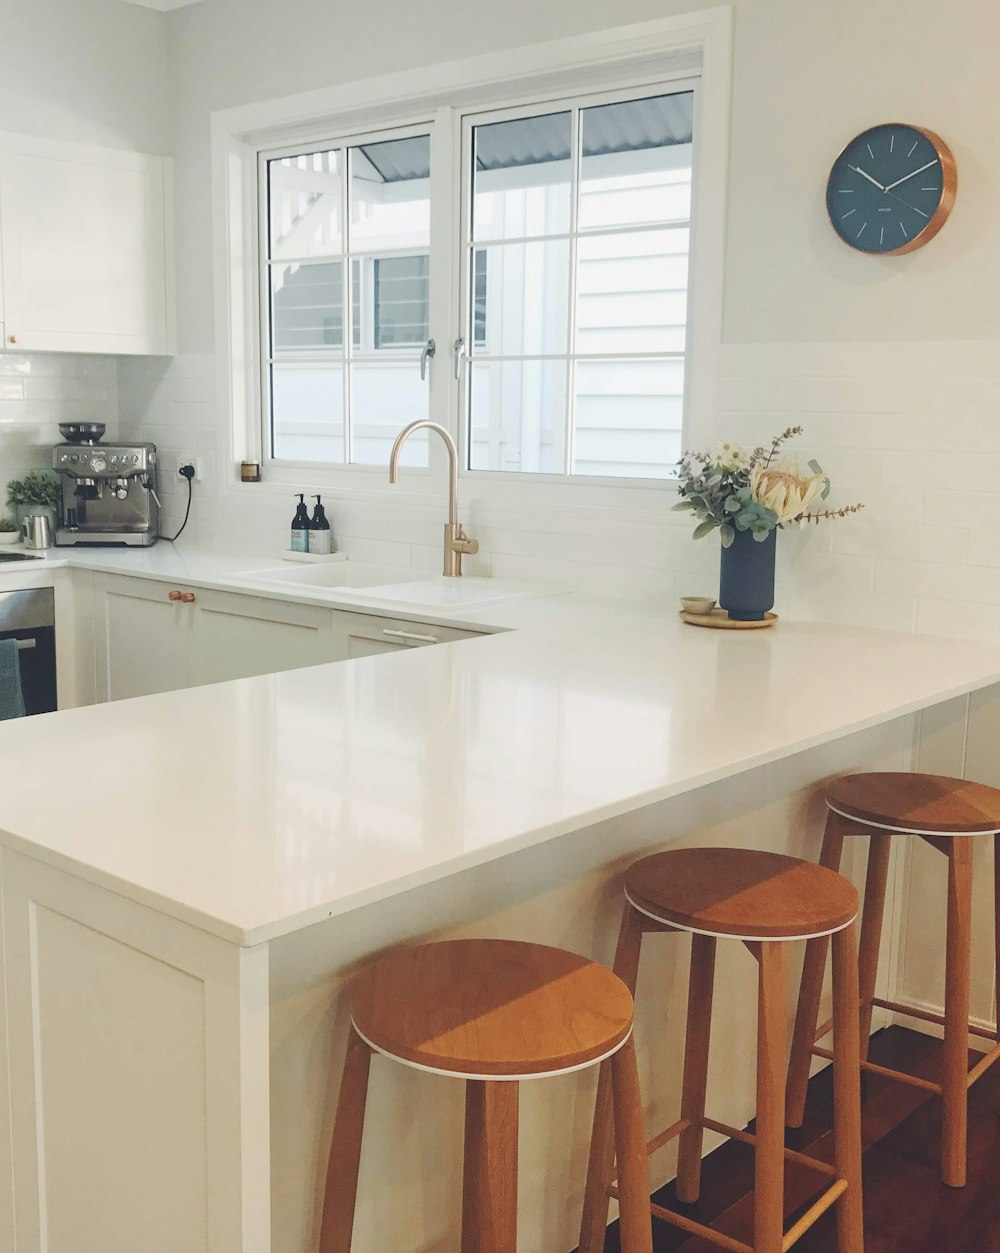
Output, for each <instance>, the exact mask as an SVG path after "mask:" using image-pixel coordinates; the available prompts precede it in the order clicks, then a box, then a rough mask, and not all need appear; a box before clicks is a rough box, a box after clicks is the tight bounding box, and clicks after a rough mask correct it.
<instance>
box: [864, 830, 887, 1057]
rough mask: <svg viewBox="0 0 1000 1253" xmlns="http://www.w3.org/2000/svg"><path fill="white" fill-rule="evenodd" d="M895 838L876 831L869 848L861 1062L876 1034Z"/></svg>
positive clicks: (866, 880) (866, 878)
mask: <svg viewBox="0 0 1000 1253" xmlns="http://www.w3.org/2000/svg"><path fill="white" fill-rule="evenodd" d="M891 853H892V836H891V835H890V834H889V833H888V832H886V831H872V833H871V842H870V844H869V847H868V872H867V874H866V875H865V903H864V906H863V909H862V913H861V942H860V944H859V947H858V978H859V992H860V996H861V1060H862V1061H867V1060H868V1045H869V1041H870V1039H871V1033H872V1010H873V1008H874V1006H873V1005H872V998H873V997H874V996H875V983H876V980H877V979H878V957H879V950H880V948H881V946H882V926H883V921H884V918H885V885H886V883H887V882H888V878H889V857H890V854H891Z"/></svg>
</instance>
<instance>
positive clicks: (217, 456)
mask: <svg viewBox="0 0 1000 1253" xmlns="http://www.w3.org/2000/svg"><path fill="white" fill-rule="evenodd" d="M214 391H215V381H214V365H213V359H212V357H211V356H208V355H204V356H184V357H179V358H176V359H175V360H173V361H170V362H166V361H163V362H161V361H156V362H150V361H149V360H122V361H121V362H120V363H119V367H118V398H119V406H120V413H121V422H122V430H123V433H124V432H126V431H127V432H129V433H130V436H131V437H133V438H143V439H152V440H154V441H155V442H156V443H157V445H158V446H159V447H160V449H161V452H162V454H163V462H162V465H163V475H162V480H163V487H164V497H165V503H166V513H167V523H166V525H167V526H173V525H174V523H175V522H178V523H179V520H180V516H182V513H183V509H182V506H183V495H182V490H179V489H183V484H182V483H181V482H180V480H179V479H178V478H177V476H176V465H177V457H178V456H179V455H182V454H184V453H193V454H196V455H197V456H198V457H199V458H201V460H202V462H203V464H204V466H205V480H204V482H202V483H199V484H198V485H196V503H195V508H194V510H193V514H192V518H193V521H192V524H191V526H190V528H189V533H190V537H191V539H193V540H198V541H201V542H214V543H216V544H218V545H220V546H232V547H238V548H245V547H246V546H247V545H248V544H250V545H256V546H260V547H262V548H264V547H266V548H267V549H268V550H269V551H276V550H277V549H279V548H280V547H282V546H283V545H284V544H285V543H286V540H287V526H288V521H289V519H290V517H291V513H292V505H293V503H294V502H293V501H292V499H291V497H290V495H289V496H288V498H286V494H285V493H283V492H279V493H275V492H272V491H270V490H268V489H266V488H262V489H261V492H260V495H259V496H258V495H256V494H251V495H250V496H249V498H248V496H247V494H246V493H243V494H239V493H235V492H233V491H231V490H225V489H224V488H223V486H222V483H221V479H220V475H219V473H218V472H219V470H220V468H221V467H223V465H224V463H225V459H226V457H227V455H228V454H227V452H226V445H227V440H226V432H225V427H224V418H223V417H222V416H221V415H218V414H217V410H216V406H215V403H214ZM4 403H5V402H4V401H3V399H2V398H0V412H2V411H3V405H4ZM36 403H53V402H52V401H51V400H48V399H43V398H42V396H38V400H37V402H36ZM793 424H801V425H803V426H804V427H805V428H806V431H805V435H804V437H803V438H802V439H801V440H800V441H799V443H798V445H797V448H798V451H799V452H800V454H801V455H802V457H803V459H804V460H805V459H808V458H809V457H812V456H815V457H817V458H818V459H819V460H820V462H821V463H822V464H823V467H824V469H826V470H827V471H828V473H830V475H831V477H832V479H833V481H834V492H833V497H832V499H831V503H832V504H840V503H850V502H853V501H855V500H858V501H863V502H864V503H865V506H866V507H865V511H864V513H862V514H861V515H859V516H857V517H854V518H849V519H846V520H838V521H836V522H831V523H826V524H822V525H821V526H818V527H810V528H809V529H808V531H793V532H783V533H782V534H781V535H780V536H779V541H778V549H779V572H778V577H779V588H778V603H777V608H778V610H779V612H784V613H786V614H790V615H794V616H795V617H797V618H805V619H812V620H818V619H835V620H840V621H846V622H853V623H860V624H865V623H868V624H871V625H875V626H885V627H894V628H899V629H904V630H913V629H920V630H928V631H935V632H940V633H945V634H952V635H967V636H986V637H989V638H997V639H1000V613H998V612H997V610H996V608H995V607H996V606H997V605H998V604H1000V344H998V343H997V342H995V341H979V342H977V341H961V342H953V343H952V342H935V343H891V342H886V343H871V342H868V343H858V344H851V343H828V344H728V345H725V346H724V348H723V350H722V355H721V379H720V386H719V416H718V429H719V431H720V433H724V434H725V435H726V436H727V437H729V438H735V439H738V440H741V441H743V442H744V443H747V444H754V443H757V442H760V441H764V440H766V439H767V438H768V437H769V436H770V435H772V434H773V433H775V432H777V431H780V430H781V429H783V428H784V427H785V426H788V425H793ZM226 469H227V472H228V467H226ZM302 486H303V489H304V490H308V488H309V486H310V485H309V484H308V483H307V482H305V481H303V485H302ZM324 497H325V498H326V499H327V501H328V505H329V510H328V512H329V515H330V518H331V521H332V523H333V526H334V530H335V532H336V534H337V537H338V541H339V543H340V546H341V547H342V548H343V549H344V550H345V551H347V552H348V553H350V554H351V555H352V556H354V557H355V558H358V559H367V560H377V561H386V562H392V563H403V564H413V565H418V566H421V567H427V568H436V566H437V564H438V561H439V556H440V523H441V521H442V517H441V502H433V503H431V504H429V505H423V504H420V505H413V504H406V503H401V504H398V505H397V504H393V503H391V502H390V503H385V504H379V505H377V506H376V505H372V504H364V503H362V502H359V501H357V500H351V499H350V498H348V497H345V496H344V495H342V494H337V493H329V494H327V493H324ZM640 499H641V501H642V503H643V507H641V508H636V509H633V510H629V511H628V512H627V513H625V512H622V511H621V510H613V509H600V508H597V509H594V508H587V509H582V508H579V507H578V506H576V505H574V504H573V503H572V501H571V500H570V501H569V502H568V503H567V501H566V498H565V493H553V503H551V504H548V503H546V504H541V503H538V501H537V498H528V499H527V500H526V501H525V503H523V504H520V505H519V506H518V507H516V508H500V507H497V506H495V505H487V504H485V503H484V502H483V501H482V500H479V499H477V498H476V490H475V487H474V485H473V484H471V483H466V484H464V485H463V508H462V513H463V518H464V520H465V522H466V525H467V527H468V529H469V530H470V532H472V533H474V534H475V535H476V536H477V537H478V538H479V540H480V544H481V553H480V556H479V557H478V558H477V559H475V561H473V562H471V563H470V565H469V568H470V569H472V570H475V571H480V572H484V573H486V572H490V573H492V574H494V575H496V576H499V577H506V578H525V579H536V580H542V581H548V582H556V583H560V584H565V585H568V586H571V587H575V588H581V589H584V590H589V591H593V592H597V593H608V594H613V595H619V596H629V597H635V598H643V599H644V598H648V597H651V596H656V595H661V594H662V595H669V596H672V595H674V594H684V593H687V592H707V593H709V594H714V593H715V591H716V590H717V578H718V542H717V540H715V539H714V538H710V539H707V540H703V541H700V542H697V543H695V542H693V541H692V540H691V539H690V538H689V530H690V527H689V525H688V523H687V522H686V521H685V519H684V517H683V516H682V515H677V514H672V513H670V505H671V504H672V503H673V499H672V496H671V495H670V494H669V493H668V492H666V491H664V493H663V500H662V504H659V503H658V502H656V501H655V498H653V499H654V503H653V504H652V506H651V507H650V506H649V500H650V497H649V496H643V497H641V498H640Z"/></svg>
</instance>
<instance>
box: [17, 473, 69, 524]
mask: <svg viewBox="0 0 1000 1253" xmlns="http://www.w3.org/2000/svg"><path fill="white" fill-rule="evenodd" d="M59 495H60V487H59V480H58V478H57V477H56V476H55V475H54V474H47V473H45V472H44V471H38V470H29V471H28V473H27V474H26V475H25V476H24V477H23V478H20V479H12V480H11V481H10V482H9V483H8V484H7V504H8V505H12V506H13V507H14V508H15V509H16V511H17V523H18V527H20V525H21V523H22V522H23V521H24V519H25V518H27V517H30V515H31V514H36V513H39V514H47V515H48V517H49V520H50V521H51V523H52V527H53V530H54V529H55V525H56V515H57V513H58V510H59Z"/></svg>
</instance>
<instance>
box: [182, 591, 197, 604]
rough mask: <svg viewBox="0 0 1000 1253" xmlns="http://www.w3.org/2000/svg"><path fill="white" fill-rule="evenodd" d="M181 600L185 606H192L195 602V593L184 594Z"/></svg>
mask: <svg viewBox="0 0 1000 1253" xmlns="http://www.w3.org/2000/svg"><path fill="white" fill-rule="evenodd" d="M181 600H182V601H183V602H184V604H185V605H190V604H191V603H192V602H193V601H194V592H184V594H183V595H182V596H181Z"/></svg>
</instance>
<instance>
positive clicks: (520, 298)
mask: <svg viewBox="0 0 1000 1253" xmlns="http://www.w3.org/2000/svg"><path fill="white" fill-rule="evenodd" d="M693 99H694V96H693V92H691V91H690V90H687V91H682V92H674V93H672V94H657V95H649V96H642V97H637V98H625V99H621V98H618V99H614V98H612V99H610V100H607V99H605V100H603V101H602V100H600V99H593V98H591V99H586V98H584V99H580V100H576V101H573V102H568V103H567V106H566V107H565V108H559V109H557V110H552V111H548V110H547V111H546V112H544V113H542V112H538V111H537V110H535V111H531V112H528V111H521V112H520V113H518V114H515V115H513V116H512V115H510V114H507V115H504V116H502V117H501V118H500V119H499V120H493V118H492V116H485V117H478V118H474V119H471V120H470V122H469V124H468V138H467V151H468V154H469V158H468V162H467V167H468V168H467V173H466V188H465V190H466V193H467V200H466V211H465V220H466V222H467V224H468V236H467V242H466V253H467V255H466V262H465V273H466V274H467V275H468V276H469V278H468V279H467V283H468V287H469V295H468V299H467V310H468V312H467V315H466V316H467V321H466V327H467V330H466V336H467V338H468V342H469V343H470V344H471V349H470V359H469V369H468V374H467V384H466V387H465V390H464V407H465V423H466V431H467V436H468V465H469V468H471V469H473V470H500V471H502V470H507V471H519V472H521V473H524V472H536V473H543V474H560V475H582V476H609V477H616V478H666V477H668V476H669V475H670V474H671V471H672V467H673V465H674V463H675V462H676V461H677V458H678V456H679V455H680V451H681V428H682V419H683V401H684V353H685V340H686V326H687V281H688V251H689V243H690V217H691V152H692V123H693ZM494 116H495V115H494ZM487 326H488V327H489V329H490V333H489V335H487V334H486V333H485V327H487ZM470 332H471V333H470Z"/></svg>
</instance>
